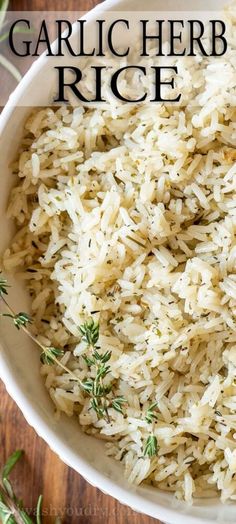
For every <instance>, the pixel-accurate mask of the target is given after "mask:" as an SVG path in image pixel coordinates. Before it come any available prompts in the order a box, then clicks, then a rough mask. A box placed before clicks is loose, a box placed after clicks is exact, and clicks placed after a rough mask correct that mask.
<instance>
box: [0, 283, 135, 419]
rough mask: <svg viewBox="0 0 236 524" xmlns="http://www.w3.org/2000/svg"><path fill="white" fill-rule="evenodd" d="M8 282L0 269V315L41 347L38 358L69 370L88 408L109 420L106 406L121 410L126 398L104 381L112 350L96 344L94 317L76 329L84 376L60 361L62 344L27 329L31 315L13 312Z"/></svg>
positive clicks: (96, 325)
mask: <svg viewBox="0 0 236 524" xmlns="http://www.w3.org/2000/svg"><path fill="white" fill-rule="evenodd" d="M9 287H10V285H9V284H8V282H7V280H6V279H5V278H3V277H2V276H1V273H0V298H1V299H2V301H3V303H4V304H5V306H6V308H7V310H8V312H7V313H1V316H2V317H7V318H10V319H11V320H12V321H13V323H14V325H15V327H16V328H17V329H18V330H19V329H22V330H23V331H24V332H25V333H26V335H28V336H29V337H30V338H31V340H32V341H33V342H34V343H35V344H36V345H37V346H38V347H39V348H40V349H41V355H40V360H41V362H42V363H43V364H47V365H52V364H57V365H58V366H59V367H60V368H61V369H63V371H65V372H66V373H68V374H69V375H70V376H71V378H72V379H73V380H74V381H76V382H78V383H79V385H80V387H81V389H82V390H83V392H84V393H85V394H87V395H88V396H89V397H90V409H93V410H94V411H95V412H96V414H97V417H98V418H104V419H105V420H106V421H107V422H108V423H109V422H110V415H109V412H108V409H109V408H113V409H114V410H115V411H118V412H119V413H122V414H123V407H124V405H125V404H126V400H125V398H124V397H123V396H117V397H114V398H113V397H112V389H113V384H112V382H107V381H106V383H105V382H104V379H105V378H106V377H107V375H109V373H110V366H109V365H108V361H109V360H110V358H111V351H106V352H105V353H101V352H100V351H99V350H100V348H99V347H98V345H97V344H98V339H99V324H98V322H95V321H94V320H93V319H90V320H88V321H87V322H85V323H84V324H82V325H81V326H79V332H80V334H81V335H82V341H84V342H85V343H86V351H87V355H84V356H83V358H84V361H85V362H86V364H87V367H88V370H89V375H90V376H89V377H87V378H86V379H85V380H80V378H79V377H78V376H77V375H76V374H75V373H74V372H73V371H71V370H70V369H69V368H68V367H67V366H65V365H64V364H63V362H61V360H59V359H60V357H63V355H64V350H63V349H62V348H55V347H52V346H51V347H48V346H45V345H44V344H42V343H41V342H40V340H39V339H38V338H37V337H36V336H34V335H33V334H32V333H31V331H30V330H29V328H28V326H29V325H30V324H32V319H31V317H30V316H29V315H28V314H27V313H24V312H22V311H21V312H20V313H16V312H15V311H14V310H13V309H12V307H11V306H10V305H9V304H8V302H7V300H6V296H7V295H8V288H9Z"/></svg>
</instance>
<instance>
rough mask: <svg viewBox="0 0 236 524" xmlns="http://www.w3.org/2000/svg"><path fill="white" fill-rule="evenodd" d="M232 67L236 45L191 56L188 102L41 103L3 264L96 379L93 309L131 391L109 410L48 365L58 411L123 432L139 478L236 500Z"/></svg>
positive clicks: (235, 112) (121, 448)
mask: <svg viewBox="0 0 236 524" xmlns="http://www.w3.org/2000/svg"><path fill="white" fill-rule="evenodd" d="M235 65H236V54H235V49H233V48H232V49H229V51H228V53H227V56H225V57H222V58H220V59H212V60H211V61H210V60H209V61H202V60H201V59H200V58H196V59H194V58H189V59H181V75H182V78H183V85H182V87H181V89H182V91H183V103H182V105H180V107H176V106H175V105H170V106H167V105H164V104H153V105H151V104H149V105H148V104H139V105H136V106H134V105H129V104H118V103H115V101H113V102H111V103H110V104H104V105H102V106H100V107H93V106H92V105H91V106H90V107H89V108H85V107H78V108H74V109H73V108H72V107H64V108H60V109H58V108H54V109H52V108H49V109H40V110H36V111H34V112H33V113H32V115H31V116H30V118H29V120H28V122H27V123H26V127H25V137H24V139H23V141H22V145H21V150H20V155H19V160H18V161H17V163H16V164H15V165H14V166H13V171H14V172H16V173H17V175H18V176H19V181H18V185H17V186H16V187H15V188H14V189H13V191H12V196H11V202H10V205H9V211H8V212H9V216H11V217H13V218H14V219H15V222H16V224H17V228H18V232H17V234H16V237H15V239H14V240H13V243H12V246H11V248H9V249H8V250H7V251H6V252H5V255H4V267H5V269H6V270H8V271H11V270H13V269H17V270H18V271H19V272H20V274H21V276H22V277H23V278H25V279H26V280H27V284H28V287H29V290H30V293H31V296H32V313H33V316H34V318H35V326H36V330H37V333H40V338H41V340H42V342H43V343H45V344H52V345H54V346H58V345H59V346H60V347H64V348H65V349H66V353H65V356H64V357H63V362H64V363H66V364H67V366H69V367H70V368H71V369H73V370H74V371H75V373H76V374H77V375H78V376H79V377H80V378H81V379H84V378H85V377H86V376H87V374H88V369H87V367H86V364H85V362H84V360H83V359H82V357H81V355H82V354H83V352H84V351H85V348H84V344H83V343H81V342H80V335H79V330H78V326H79V325H80V324H82V323H83V322H84V321H85V320H87V319H88V318H90V317H91V316H93V318H94V319H95V320H97V321H99V323H100V340H99V342H100V345H101V347H102V349H103V350H104V351H105V350H107V349H109V350H111V351H112V358H111V374H110V379H111V380H112V379H114V380H115V383H114V384H115V385H114V388H115V394H116V395H124V397H125V398H126V399H127V401H128V407H127V409H126V410H125V415H124V416H123V415H122V414H119V413H117V412H116V411H114V410H113V409H110V417H111V422H110V423H108V422H106V421H105V420H98V419H97V416H96V414H95V413H94V412H93V411H92V410H89V399H88V398H87V397H86V396H85V395H83V393H82V392H81V391H80V389H79V386H78V385H74V386H73V382H71V381H70V377H69V375H67V374H66V373H64V372H62V371H61V369H60V368H59V367H57V366H47V365H44V366H43V367H42V374H43V376H44V377H45V383H46V387H47V388H48V390H49V392H50V395H51V397H52V399H53V402H54V403H55V405H56V409H57V412H58V413H59V412H61V411H63V412H65V413H66V414H67V415H69V416H72V415H75V416H76V417H78V421H79V423H80V425H81V426H82V427H83V428H84V430H85V431H89V432H90V433H92V434H94V435H95V436H96V435H97V436H99V437H102V438H105V439H108V440H110V442H108V443H107V444H106V446H107V451H108V453H109V455H111V456H112V457H115V458H116V459H117V460H122V462H123V464H124V468H125V474H126V476H127V478H128V479H129V480H130V481H131V482H134V483H136V484H138V483H140V482H142V481H144V480H145V481H147V482H151V483H152V485H153V486H157V487H158V488H160V489H163V490H167V491H172V492H174V493H175V495H176V496H177V497H178V498H184V499H185V500H186V501H187V502H191V500H192V497H193V496H195V497H198V496H199V497H208V496H214V495H215V493H216V492H219V493H220V494H221V498H222V500H223V501H226V500H227V499H236V415H235V409H236V322H235V316H236V236H235V235H236V150H235V145H236V125H235V116H236V109H235V101H236V92H235V85H236V74H235ZM222 71H224V73H222ZM145 81H146V82H147V80H145ZM123 87H124V89H126V88H125V84H124V86H123ZM153 402H157V404H158V408H157V414H158V420H157V421H156V422H155V424H154V429H153V431H154V434H155V435H156V437H157V440H158V445H159V451H158V455H157V456H156V457H154V458H152V459H150V458H148V457H145V458H144V456H143V448H144V442H145V441H146V439H147V437H148V436H149V434H150V432H151V431H152V427H150V425H149V424H148V423H147V422H146V421H145V413H146V410H147V408H148V407H149V406H150V404H151V403H153Z"/></svg>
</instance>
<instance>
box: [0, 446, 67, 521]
mask: <svg viewBox="0 0 236 524" xmlns="http://www.w3.org/2000/svg"><path fill="white" fill-rule="evenodd" d="M23 454H24V452H23V451H22V450H17V451H14V453H12V455H11V456H10V457H9V459H8V460H7V462H6V464H5V466H4V467H3V470H2V475H1V482H0V520H1V522H2V523H3V524H34V521H33V520H32V519H31V517H30V516H29V514H28V513H27V511H26V510H25V509H24V506H23V503H22V501H21V500H19V499H18V497H17V496H16V494H15V492H14V489H13V486H12V484H11V482H10V480H9V475H10V473H11V471H12V470H13V468H14V467H15V465H16V464H17V462H18V461H19V460H20V459H21V458H22V456H23ZM42 501H43V497H42V495H40V496H39V498H38V503H37V508H36V524H41V523H42V518H41V515H42ZM56 522H57V523H58V518H57V519H56Z"/></svg>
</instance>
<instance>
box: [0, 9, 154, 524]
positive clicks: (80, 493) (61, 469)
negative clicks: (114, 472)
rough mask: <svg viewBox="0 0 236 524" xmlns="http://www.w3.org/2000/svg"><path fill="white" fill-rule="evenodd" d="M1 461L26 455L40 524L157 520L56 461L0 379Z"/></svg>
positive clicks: (28, 498) (19, 483) (19, 471)
mask: <svg viewBox="0 0 236 524" xmlns="http://www.w3.org/2000/svg"><path fill="white" fill-rule="evenodd" d="M97 3H99V2H98V1H97V0H12V1H11V3H10V9H12V10H15V11H24V10H46V9H49V10H56V9H57V10H68V11H69V10H78V11H83V10H85V11H88V10H89V9H91V8H92V7H94V6H95V5H96V4H97ZM0 416H1V419H0V446H1V455H0V457H1V458H0V462H1V465H2V464H3V463H4V461H5V460H6V458H7V457H8V456H9V455H10V454H11V453H12V452H13V451H14V450H15V449H17V448H23V449H24V450H25V458H24V460H22V462H21V464H19V465H18V466H17V468H16V471H15V472H14V474H13V482H14V485H15V488H16V492H17V494H18V495H19V496H21V497H22V498H23V500H24V501H25V503H26V507H27V508H29V510H30V511H31V512H32V511H33V509H34V508H35V505H36V501H37V497H38V495H39V494H40V493H43V495H44V523H45V524H48V523H50V524H51V523H53V522H54V518H55V515H59V516H61V517H62V520H63V523H64V524H75V523H80V524H104V522H105V523H106V524H154V523H155V524H158V523H159V521H157V520H155V519H152V518H149V517H146V516H143V515H140V514H137V513H135V512H134V511H132V510H131V509H129V508H127V507H125V506H122V505H121V504H119V503H118V502H116V501H115V500H114V499H112V498H111V497H108V496H106V495H104V494H103V493H101V492H100V491H99V490H98V489H95V488H93V487H91V486H90V485H89V484H88V483H87V482H86V481H85V480H84V479H83V478H82V477H80V476H79V475H78V474H77V473H75V472H74V471H73V470H72V469H70V468H68V467H67V466H65V465H64V464H63V463H62V462H61V460H60V459H59V458H58V457H57V456H56V455H55V454H54V453H53V452H52V451H51V450H50V449H49V447H48V446H47V445H46V444H45V443H44V442H43V440H42V439H40V438H39V437H38V436H37V435H36V433H35V432H34V430H33V429H32V428H31V427H30V426H28V425H27V423H26V421H25V420H24V418H23V416H22V414H21V413H20V411H19V409H18V408H17V406H16V405H15V403H14V402H13V401H12V400H11V398H10V397H9V395H8V394H7V393H6V391H5V388H4V386H3V384H1V383H0Z"/></svg>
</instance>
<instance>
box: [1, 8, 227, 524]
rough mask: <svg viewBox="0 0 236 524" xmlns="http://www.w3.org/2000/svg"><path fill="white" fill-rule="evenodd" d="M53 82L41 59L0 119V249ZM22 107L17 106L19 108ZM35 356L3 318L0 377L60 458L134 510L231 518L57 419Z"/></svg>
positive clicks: (187, 523) (196, 519)
mask: <svg viewBox="0 0 236 524" xmlns="http://www.w3.org/2000/svg"><path fill="white" fill-rule="evenodd" d="M223 3H224V1H223V0H217V1H216V0H208V1H207V2H206V1H205V0H197V2H196V3H195V5H194V8H195V9H200V10H204V9H216V7H219V6H222V4H223ZM184 8H185V9H186V10H189V2H188V0H185V1H184V0H179V1H178V2H177V1H176V0H147V1H146V3H145V10H147V9H149V10H157V9H159V10H163V11H164V10H167V9H169V10H178V9H184ZM134 9H136V10H138V9H139V10H140V11H142V9H143V2H142V0H107V1H106V2H105V3H103V4H102V5H99V6H98V7H97V8H95V9H93V10H92V11H91V12H90V13H89V15H87V16H86V19H87V20H88V23H91V21H92V20H94V19H95V18H96V15H97V13H98V12H100V11H101V10H102V11H103V12H104V11H108V10H113V11H115V10H121V11H122V10H126V11H128V10H130V11H131V10H134ZM52 81H53V77H52V67H51V62H50V60H48V59H47V57H45V56H42V57H40V59H39V60H38V61H37V62H35V63H34V65H33V66H32V67H31V69H30V71H29V72H28V73H27V74H26V76H25V77H24V79H23V80H22V81H21V83H20V84H19V86H18V87H17V89H16V90H15V92H14V93H13V94H12V95H11V97H10V100H9V102H8V104H7V105H6V107H5V109H4V111H3V113H2V115H1V117H0V136H1V154H0V173H1V192H0V224H1V236H0V252H2V251H3V249H5V248H6V247H7V245H9V242H10V240H11V235H12V232H13V226H12V224H11V223H10V222H9V221H8V220H7V218H6V213H5V211H6V205H7V200H8V197H9V191H10V187H11V185H12V178H13V177H12V176H11V174H10V170H9V163H10V161H11V160H12V158H13V157H14V156H15V154H16V151H17V147H18V144H19V140H20V136H21V132H22V127H23V123H24V121H25V119H26V115H27V114H28V113H29V111H30V110H29V107H24V105H26V106H29V105H32V106H33V105H40V104H42V102H44V101H45V97H47V96H48V92H49V86H50V84H51V83H52ZM16 106H21V107H16ZM9 300H10V302H11V303H12V304H13V305H14V307H15V309H16V310H22V309H23V310H25V309H27V306H29V299H28V297H27V296H26V293H25V291H24V289H22V288H21V286H20V284H19V283H18V282H15V284H14V290H13V289H12V290H11V292H10V296H9ZM39 367H40V365H39V355H38V352H37V350H36V348H35V347H32V344H31V343H30V342H29V340H28V339H27V338H26V337H25V335H24V334H23V333H19V332H17V331H16V329H15V328H14V327H13V326H11V325H10V324H9V323H7V321H1V351H0V376H1V378H2V380H3V381H4V383H5V385H6V388H7V390H8V392H9V394H10V395H11V396H12V398H13V399H14V400H15V402H16V403H17V405H18V406H19V408H20V409H21V411H22V412H23V414H24V416H25V418H26V420H27V421H28V423H29V424H30V425H31V426H33V427H34V429H35V430H36V432H37V433H38V434H39V435H40V436H41V437H42V438H43V439H44V440H45V441H46V442H47V444H48V445H49V446H50V447H51V449H52V450H53V451H55V452H56V453H57V454H58V455H59V456H60V458H61V459H62V460H63V462H65V463H66V464H68V465H69V466H71V467H72V468H73V469H74V470H76V471H78V472H79V473H80V474H81V475H83V477H85V479H87V480H88V482H90V483H91V484H93V485H94V486H97V487H99V488H100V489H101V490H102V491H104V492H105V493H107V494H109V495H112V496H113V497H115V498H116V499H117V500H119V501H120V502H122V503H124V504H126V505H128V506H131V507H132V508H133V509H135V510H137V511H139V512H142V513H145V514H147V515H150V516H152V517H155V518H159V519H160V520H162V521H165V522H169V523H171V524H178V523H179V524H194V523H195V524H197V523H205V524H206V523H211V522H218V523H220V524H228V523H235V506H234V505H230V504H229V505H225V506H223V505H222V504H221V503H220V501H219V500H212V499H211V500H204V501H203V500H199V501H195V502H194V505H193V506H192V507H189V506H187V505H186V504H184V503H181V502H177V501H176V499H174V497H173V496H171V495H169V494H167V493H163V492H161V491H159V490H157V489H154V488H152V487H147V486H144V485H143V486H139V487H131V486H130V485H129V484H128V483H127V482H126V480H125V479H124V475H123V468H122V466H121V464H120V463H116V462H115V461H113V460H112V459H111V458H108V457H107V456H106V454H105V449H104V443H103V442H101V441H98V440H95V439H93V438H91V437H89V436H86V435H85V434H83V433H82V432H81V431H80V428H79V426H78V423H77V422H76V421H74V420H73V419H70V418H67V417H62V418H61V420H59V421H56V420H55V418H54V416H53V406H52V403H51V401H50V399H49V397H48V393H47V392H46V390H45V387H44V384H43V381H42V378H41V377H40V373H39Z"/></svg>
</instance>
